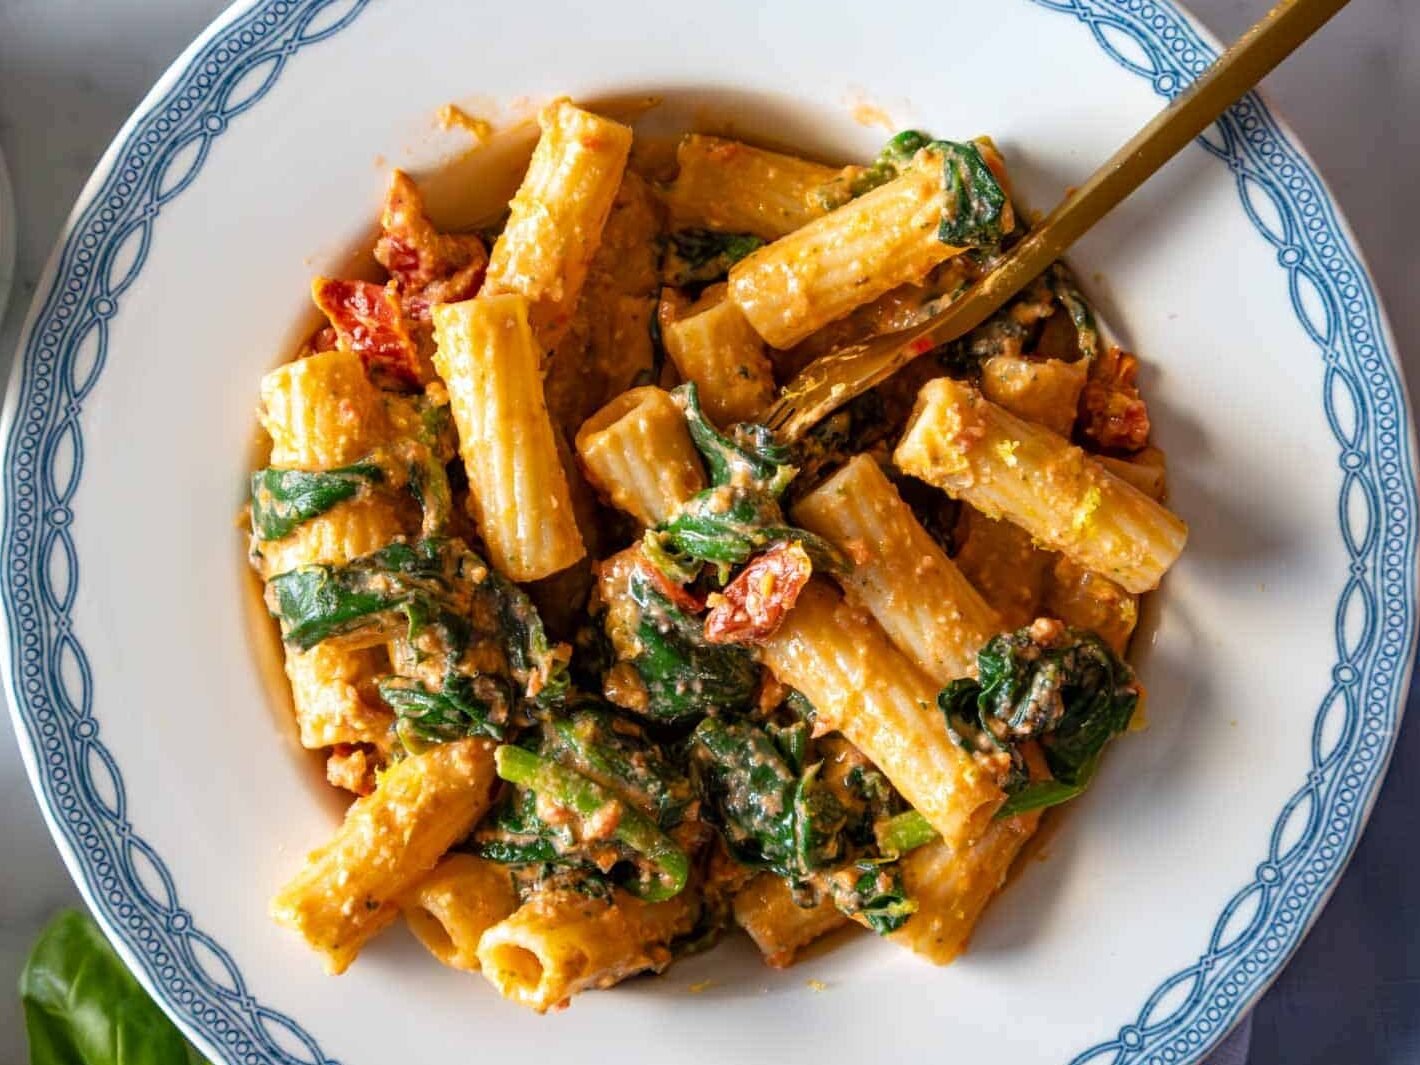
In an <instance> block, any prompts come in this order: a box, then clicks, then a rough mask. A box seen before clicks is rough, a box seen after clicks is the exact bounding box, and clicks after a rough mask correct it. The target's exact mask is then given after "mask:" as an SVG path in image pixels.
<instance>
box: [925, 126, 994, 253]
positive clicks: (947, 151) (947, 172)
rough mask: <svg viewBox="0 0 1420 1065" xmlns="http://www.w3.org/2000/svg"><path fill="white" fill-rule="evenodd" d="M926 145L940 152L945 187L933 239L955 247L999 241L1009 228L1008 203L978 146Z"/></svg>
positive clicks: (940, 143) (935, 142)
mask: <svg viewBox="0 0 1420 1065" xmlns="http://www.w3.org/2000/svg"><path fill="white" fill-rule="evenodd" d="M928 147H929V148H930V149H932V150H935V151H938V152H940V153H941V155H942V175H943V182H944V184H945V187H946V200H945V202H944V204H943V206H942V220H941V222H940V223H938V225H937V239H938V240H940V241H941V242H942V243H943V244H951V245H952V246H954V247H957V248H984V247H989V246H990V245H992V244H999V243H1000V242H1001V238H1002V237H1004V236H1005V235H1006V233H1007V232H1008V231H1009V228H1010V222H1011V210H1010V203H1009V201H1008V200H1007V198H1006V192H1005V190H1004V189H1002V188H1001V185H1000V183H998V182H997V180H996V175H995V174H993V173H992V172H991V168H990V167H989V166H987V165H986V160H985V159H983V158H982V156H981V149H980V148H978V147H977V146H976V145H975V144H971V143H969V142H968V143H964V144H959V143H957V142H956V141H933V142H932V143H931V144H930V145H929V146H928Z"/></svg>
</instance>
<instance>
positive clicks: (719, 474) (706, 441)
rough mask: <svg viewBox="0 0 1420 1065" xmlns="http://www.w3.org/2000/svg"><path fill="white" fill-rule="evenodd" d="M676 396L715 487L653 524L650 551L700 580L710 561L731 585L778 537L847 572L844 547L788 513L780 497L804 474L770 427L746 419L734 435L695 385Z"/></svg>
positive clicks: (672, 572) (660, 562)
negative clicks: (709, 412)
mask: <svg viewBox="0 0 1420 1065" xmlns="http://www.w3.org/2000/svg"><path fill="white" fill-rule="evenodd" d="M675 394H676V397H677V400H678V402H679V403H680V405H681V407H682V409H683V410H684V411H685V420H686V426H687V428H688V429H689V430H690V437H691V440H692V441H693V442H694V443H695V446H696V449H697V450H698V451H699V452H700V454H701V456H702V457H703V458H704V460H705V467H706V470H707V471H708V472H709V474H710V484H711V486H710V487H709V488H706V489H704V490H703V491H701V492H700V493H698V494H697V495H695V496H694V497H693V498H691V499H690V500H688V501H687V502H686V503H685V505H684V506H682V507H681V508H680V510H679V511H678V512H677V513H676V514H674V515H673V516H672V517H671V518H669V519H668V520H667V521H664V522H662V523H661V524H660V525H658V526H657V527H656V528H655V529H648V530H647V532H646V535H645V537H644V539H643V546H644V549H645V552H646V556H647V557H648V558H649V559H650V560H651V561H652V562H653V563H654V564H655V565H656V566H657V567H658V568H659V569H660V570H661V571H662V572H663V573H665V574H666V575H667V576H668V577H669V578H670V579H671V580H673V581H676V582H677V583H687V582H689V581H692V580H694V579H695V577H696V576H697V575H698V574H699V572H700V569H701V566H702V565H703V564H706V563H709V564H710V565H713V566H714V567H716V569H717V571H718V573H719V578H720V583H721V584H724V583H725V582H726V581H728V580H729V572H730V569H731V567H733V566H737V565H739V564H741V563H743V562H745V561H747V560H748V559H749V558H750V556H751V555H753V554H755V553H756V552H757V551H761V550H763V549H764V548H766V547H769V546H770V545H771V544H776V543H798V544H800V545H801V546H802V547H803V549H804V550H805V551H806V552H807V553H808V555H809V558H810V559H811V560H812V562H813V565H814V568H815V569H816V570H821V571H825V572H829V573H841V572H844V571H845V570H846V569H847V568H848V562H847V560H846V559H845V558H844V557H843V556H842V554H841V553H840V552H839V551H838V550H837V548H835V547H834V546H833V545H832V544H830V543H828V541H826V540H824V539H823V538H822V537H819V536H816V535H814V534H813V533H810V532H808V531H807V530H805V529H800V528H797V527H795V526H793V525H790V524H789V523H788V522H787V521H786V520H785V518H784V512H783V510H782V508H781V507H780V505H779V497H780V496H781V495H783V494H784V490H785V489H786V488H787V487H788V486H789V483H790V482H791V481H792V480H793V479H794V477H795V475H796V474H797V473H798V470H797V469H796V468H795V467H794V466H792V465H790V464H789V449H788V448H786V447H784V446H783V445H781V444H779V443H777V442H776V441H775V440H774V434H773V433H772V432H771V431H770V430H769V429H768V428H767V427H765V426H763V425H753V424H741V425H736V426H735V427H734V428H733V429H732V430H731V431H730V433H729V434H728V435H726V434H725V433H721V432H720V431H719V430H717V429H716V428H715V427H714V426H713V425H711V424H710V422H709V420H708V419H707V418H706V417H705V412H704V410H703V409H702V408H701V406H700V397H699V394H698V393H697V392H696V389H695V385H694V384H685V385H682V386H681V387H680V388H678V389H676V393H675Z"/></svg>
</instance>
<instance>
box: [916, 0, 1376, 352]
mask: <svg viewBox="0 0 1420 1065" xmlns="http://www.w3.org/2000/svg"><path fill="white" fill-rule="evenodd" d="M1348 2H1349V0H1282V2H1281V3H1279V4H1277V5H1276V6H1275V7H1274V8H1272V10H1271V11H1269V12H1268V13H1267V14H1266V15H1264V16H1263V17H1262V18H1261V19H1260V20H1259V21H1258V22H1257V24H1256V25H1254V26H1253V27H1252V28H1251V29H1249V30H1248V31H1247V32H1246V33H1244V34H1243V35H1242V36H1241V37H1239V38H1238V39H1237V40H1236V41H1235V42H1233V45H1232V47H1231V48H1229V49H1228V50H1227V51H1226V52H1224V53H1223V54H1222V55H1221V56H1220V57H1219V58H1218V59H1217V60H1216V61H1215V62H1214V63H1213V65H1212V66H1210V67H1209V68H1208V69H1207V70H1206V71H1204V73H1203V75H1202V76H1201V77H1199V78H1198V80H1197V81H1195V82H1194V83H1193V84H1192V85H1190V86H1189V87H1188V88H1187V89H1186V90H1185V91H1184V92H1182V93H1180V94H1179V95H1178V96H1177V97H1175V99H1174V100H1173V102H1172V103H1170V104H1169V105H1168V106H1167V107H1165V108H1164V109H1163V110H1162V111H1160V112H1159V113H1158V114H1157V115H1155V116H1154V117H1153V119H1151V120H1150V121H1149V123H1148V125H1146V126H1144V127H1143V128H1142V129H1141V130H1139V132H1138V133H1136V134H1134V136H1133V137H1131V138H1129V140H1128V141H1127V142H1126V143H1125V144H1124V146H1123V147H1121V148H1120V149H1119V150H1118V151H1117V152H1115V153H1114V154H1113V155H1112V156H1110V158H1109V159H1108V160H1107V161H1106V162H1105V163H1104V164H1103V165H1101V166H1100V167H1099V169H1097V170H1096V171H1095V172H1094V173H1093V174H1091V175H1090V177H1089V179H1088V180H1086V181H1085V183H1084V184H1083V185H1081V186H1079V188H1077V189H1076V190H1075V191H1074V192H1072V193H1071V194H1070V195H1068V196H1066V197H1065V199H1063V200H1062V201H1061V202H1060V203H1059V205H1058V206H1056V208H1055V210H1053V211H1051V212H1050V215H1049V216H1048V217H1047V218H1046V219H1045V221H1044V222H1042V223H1041V224H1040V225H1039V226H1038V227H1036V228H1035V229H1034V230H1032V231H1031V232H1030V234H1028V235H1027V236H1026V237H1025V238H1024V239H1023V240H1022V241H1021V242H1020V243H1019V244H1017V245H1016V246H1015V247H1014V248H1013V249H1012V250H1011V252H1010V254H1009V255H1007V256H1006V257H1005V259H1003V260H1002V261H1001V262H1000V264H999V265H998V266H997V267H996V269H994V270H992V271H991V273H990V274H988V275H987V276H986V277H984V278H982V279H981V281H980V282H979V283H978V284H976V285H975V286H973V287H972V288H971V290H969V291H968V292H967V293H966V294H965V295H964V296H963V298H962V299H961V300H959V301H957V302H956V303H955V304H953V306H952V308H951V309H950V310H949V311H948V312H946V313H945V314H944V315H943V318H942V321H941V326H940V327H939V328H938V329H933V330H932V335H933V336H934V337H936V336H938V334H939V331H944V330H945V327H946V326H947V324H948V321H947V320H948V319H950V325H951V327H952V329H951V331H952V333H953V334H954V336H961V335H963V334H964V333H966V332H968V331H969V330H971V329H975V328H976V327H977V326H978V325H980V324H981V323H982V322H984V321H986V319H987V318H989V317H990V316H991V315H992V314H994V313H995V312H996V311H997V310H999V309H1000V308H1001V307H1002V306H1004V305H1005V302H1006V301H1007V300H1008V299H1010V298H1011V297H1012V296H1014V295H1015V294H1016V293H1017V292H1019V291H1020V290H1021V289H1023V288H1025V286H1026V285H1027V284H1029V283H1030V281H1031V280H1032V279H1033V278H1034V277H1036V276H1037V275H1038V274H1040V273H1041V272H1042V271H1043V270H1045V269H1046V268H1047V267H1048V266H1050V264H1051V263H1053V262H1054V261H1055V260H1056V259H1058V258H1060V256H1061V255H1063V254H1064V253H1065V250H1066V249H1067V248H1069V247H1070V246H1071V245H1072V244H1074V243H1075V241H1077V240H1078V239H1080V237H1082V236H1083V235H1084V234H1085V233H1086V232H1087V231H1088V230H1089V229H1090V227H1091V226H1093V225H1094V224H1095V223H1096V222H1098V221H1099V220H1100V219H1101V218H1103V217H1104V216H1105V215H1106V214H1108V213H1109V212H1110V211H1112V210H1113V209H1114V208H1115V207H1116V206H1117V205H1118V204H1119V203H1120V202H1121V201H1122V200H1124V198H1125V197H1127V196H1128V195H1129V194H1130V193H1132V192H1133V191H1134V190H1135V189H1137V188H1138V187H1139V186H1140V185H1142V184H1143V183H1144V182H1145V181H1147V180H1148V179H1149V178H1150V177H1152V176H1153V174H1154V173H1155V172H1156V171H1157V170H1158V169H1159V168H1160V167H1162V166H1163V165H1164V164H1165V163H1166V162H1168V161H1169V160H1170V159H1172V158H1173V157H1174V156H1175V155H1177V154H1178V153H1179V152H1180V151H1182V150H1183V149H1184V148H1185V147H1187V146H1188V145H1189V144H1190V143H1191V142H1192V141H1193V139H1194V138H1195V137H1197V136H1198V135H1199V134H1200V133H1202V132H1203V131H1204V130H1205V129H1207V128H1208V127H1209V126H1210V125H1211V124H1212V123H1213V122H1214V121H1216V120H1217V118H1218V116H1219V115H1221V114H1222V113H1223V112H1224V111H1226V110H1227V109H1228V108H1229V107H1231V106H1232V105H1233V104H1235V103H1237V102H1238V101H1239V100H1240V99H1242V98H1243V97H1244V96H1245V95H1247V93H1248V92H1249V91H1250V90H1251V89H1252V88H1253V87H1254V86H1256V85H1257V83H1258V82H1259V81H1261V80H1262V78H1264V77H1265V76H1266V75H1267V74H1268V73H1269V72H1270V71H1271V70H1272V69H1273V68H1274V67H1275V66H1277V64H1278V63H1280V62H1281V61H1282V60H1283V59H1285V58H1287V56H1288V55H1290V54H1291V53H1292V52H1293V51H1295V50H1296V48H1297V47H1298V46H1299V45H1300V44H1301V43H1302V42H1303V41H1305V40H1306V39H1307V38H1308V37H1310V36H1311V35H1312V34H1313V33H1315V32H1316V31H1317V30H1318V29H1320V28H1321V27H1322V25H1323V24H1325V23H1326V22H1327V21H1328V20H1329V19H1330V18H1331V17H1332V16H1333V15H1335V14H1336V13H1337V12H1338V11H1340V10H1341V9H1342V8H1343V7H1345V6H1346V4H1347V3H1348ZM942 339H944V340H946V339H953V337H943V338H942Z"/></svg>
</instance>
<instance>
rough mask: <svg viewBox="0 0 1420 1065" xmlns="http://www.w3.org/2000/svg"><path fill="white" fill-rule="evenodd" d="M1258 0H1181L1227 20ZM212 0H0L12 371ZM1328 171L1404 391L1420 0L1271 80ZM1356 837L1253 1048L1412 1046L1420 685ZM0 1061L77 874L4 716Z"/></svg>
mask: <svg viewBox="0 0 1420 1065" xmlns="http://www.w3.org/2000/svg"><path fill="white" fill-rule="evenodd" d="M1269 2H1270V0H1193V2H1192V3H1191V7H1192V9H1193V10H1194V11H1195V12H1196V13H1197V14H1198V15H1199V16H1200V17H1201V18H1202V19H1203V21H1204V22H1206V23H1207V24H1208V25H1209V26H1210V27H1212V28H1213V29H1214V30H1215V31H1216V32H1217V33H1218V34H1219V35H1220V36H1222V37H1224V38H1227V39H1231V38H1232V37H1234V36H1235V35H1236V34H1237V33H1239V32H1240V31H1241V30H1242V29H1244V28H1245V27H1246V26H1247V25H1248V24H1250V23H1251V22H1252V21H1253V20H1254V19H1256V18H1257V17H1258V16H1259V15H1260V14H1261V13H1262V11H1263V10H1264V9H1265V8H1266V7H1267V5H1268V3H1269ZM225 6H226V5H225V2H223V0H103V2H101V3H95V2H94V0H0V152H3V154H4V157H5V159H6V161H7V162H8V165H9V169H10V176H11V180H12V184H13V186H14V193H15V201H16V213H17V217H18V221H19V255H18V260H17V263H16V272H15V286H14V291H13V292H12V293H11V298H10V306H9V310H8V312H7V313H6V316H5V318H4V320H3V323H0V379H8V373H9V367H10V362H11V359H12V358H13V353H14V349H15V345H16V341H17V339H18V335H19V328H20V321H21V318H22V317H23V313H24V311H25V309H26V307H27V306H28V304H29V301H30V297H31V296H32V294H33V292H34V288H35V283H36V281H37V279H38V277H39V274H40V271H41V269H42V268H43V266H44V262H45V259H46V257H47V256H48V255H49V253H50V249H51V247H52V246H53V243H54V241H55V239H56V238H57V236H58V234H59V231H60V228H61V227H62V225H63V223H64V220H65V218H66V216H67V215H68V212H69V209H70V207H71V205H72V204H73V201H74V198H75V197H76V196H77V195H78V192H79V190H80V188H81V187H82V185H83V184H84V182H85V180H86V179H87V178H88V176H89V172H90V170H91V169H92V168H93V165H94V163H95V162H96V161H97V160H98V158H99V155H100V154H101V153H102V151H103V149H104V148H105V147H106V145H107V144H108V142H109V140H110V138H111V137H112V136H113V134H114V133H115V132H116V131H117V129H118V127H119V125H120V124H121V123H122V122H123V120H124V119H125V118H126V117H127V116H128V114H129V112H130V111H131V110H132V108H133V107H134V105H136V104H137V102H138V101H139V99H140V98H141V97H142V96H143V94H144V93H146V92H147V90H148V89H149V87H150V86H151V85H152V84H153V82H154V81H155V80H156V79H157V78H158V76H159V75H160V74H161V73H162V71H163V70H164V68H166V67H167V65H168V64H169V63H170V62H171V61H172V59H173V58H175V57H176V56H177V54H178V53H179V52H180V51H181V50H182V48H183V47H184V46H185V45H186V44H187V43H188V42H189V41H190V40H191V39H192V38H193V37H194V36H195V35H196V34H197V33H198V32H199V31H200V30H201V29H202V28H203V26H205V25H206V24H207V22H209V21H210V20H211V19H212V18H213V17H215V16H216V14H217V13H218V12H219V11H220V10H221V9H222V8H223V7H225ZM1264 85H1265V91H1266V92H1267V93H1268V95H1269V97H1270V99H1271V100H1272V101H1273V103H1274V104H1275V106H1276V108H1277V109H1278V111H1279V112H1280V113H1281V114H1282V115H1283V116H1284V117H1285V118H1286V119H1287V120H1288V121H1289V122H1290V123H1291V124H1292V125H1293V127H1294V128H1295V129H1296V130H1297V132H1298V134H1299V135H1300V138H1301V140H1302V142H1303V143H1304V144H1306V145H1307V147H1308V149H1309V150H1310V151H1311V153H1312V155H1313V157H1314V158H1315V159H1316V161H1317V163H1318V164H1319V167H1320V169H1321V172H1322V173H1323V174H1324V175H1325V177H1326V178H1327V180H1328V181H1329V182H1330V183H1331V186H1332V188H1333V189H1334V190H1335V192H1336V196H1337V199H1338V200H1339V201H1340V203H1341V206H1342V208H1343V210H1344V211H1345V212H1346V215H1347V216H1348V218H1349V219H1350V221H1351V224H1352V226H1353V227H1354V229H1355V231H1356V235H1357V237H1358V239H1359V243H1360V245H1361V247H1362V248H1363V249H1364V251H1365V253H1366V256H1367V258H1368V260H1369V262H1370V265H1371V269H1372V271H1373V273H1374V274H1375V277H1376V280H1377V282H1378V284H1379V287H1380V291H1381V295H1382V297H1383V298H1384V300H1385V302H1386V306H1387V308H1388V310H1389V313H1390V318H1391V322H1392V324H1393V326H1394V328H1395V333H1396V337H1397V340H1398V342H1399V349H1400V351H1401V353H1402V359H1403V361H1404V363H1405V367H1406V371H1407V377H1408V379H1409V381H1410V382H1411V386H1412V391H1415V390H1416V389H1417V388H1420V301H1416V300H1414V299H1413V298H1411V297H1412V295H1413V293H1414V292H1416V291H1417V289H1420V250H1418V249H1420V241H1417V239H1416V237H1417V235H1420V234H1417V232H1416V226H1415V223H1414V221H1413V219H1411V218H1410V217H1409V216H1408V215H1406V214H1402V213H1399V212H1398V209H1399V208H1400V206H1401V203H1402V197H1403V195H1404V194H1405V193H1406V190H1409V200H1410V201H1411V202H1413V200H1414V186H1415V184H1416V180H1417V178H1420V125H1417V124H1416V122H1415V120H1414V117H1413V116H1414V115H1415V114H1416V113H1417V111H1420V4H1416V3H1414V2H1413V0H1355V2H1354V3H1353V4H1352V5H1351V7H1350V8H1349V9H1347V10H1346V11H1344V12H1343V13H1342V14H1341V15H1339V16H1338V17H1337V19H1336V21H1335V22H1334V23H1333V24H1332V25H1331V26H1329V27H1327V29H1326V30H1325V31H1323V33H1322V35H1321V36H1320V37H1319V38H1318V39H1317V40H1315V41H1313V42H1311V43H1310V44H1309V45H1307V47H1306V48H1305V49H1304V50H1303V51H1302V52H1301V53H1299V54H1298V55H1296V56H1294V57H1293V58H1292V59H1291V60H1289V61H1288V63H1287V64H1286V65H1284V67H1283V68H1282V69H1280V70H1279V71H1277V72H1276V73H1275V74H1274V75H1273V76H1272V77H1271V78H1269V79H1268V81H1267V82H1265V83H1264ZM1409 710H1410V713H1409V714H1408V716H1407V725H1406V726H1405V728H1404V729H1403V731H1402V734H1401V738H1400V743H1399V746H1398V747H1397V751H1396V755H1395V761H1394V763H1393V765H1392V768H1391V772H1390V776H1389V778H1388V779H1387V781H1386V784H1385V787H1384V790H1383V791H1382V793H1381V797H1380V801H1379V804H1378V806H1377V808H1376V811H1375V814H1374V816H1373V818H1372V820H1371V823H1370V825H1369V827H1368V828H1367V830H1366V834H1365V836H1364V838H1363V839H1362V841H1361V846H1360V849H1359V851H1358V852H1357V855H1356V857H1355V859H1354V861H1353V863H1352V865H1351V868H1350V870H1349V872H1348V873H1347V875H1346V877H1345V878H1344V880H1343V881H1342V883H1341V885H1340V887H1339V888H1338V890H1337V892H1336V894H1335V896H1334V897H1333V899H1332V901H1331V902H1330V904H1329V906H1328V908H1327V909H1326V911H1325V913H1324V914H1323V916H1322V918H1321V920H1320V922H1319V923H1318V925H1317V926H1316V928H1315V929H1314V930H1313V931H1312V932H1311V934H1310V936H1309V937H1308V938H1307V940H1306V942H1305V943H1304V944H1303V945H1302V947H1301V949H1300V951H1299V952H1298V954H1297V956H1296V958H1295V959H1294V960H1293V961H1292V964H1291V965H1290V967H1289V968H1288V969H1287V971H1286V972H1285V973H1284V974H1283V976H1282V977H1281V979H1280V980H1279V981H1278V983H1277V984H1276V985H1275V986H1274V987H1273V989H1272V990H1271V991H1270V992H1269V993H1268V994H1267V996H1266V997H1265V998H1264V999H1263V1001H1262V1003H1261V1004H1260V1006H1259V1007H1258V1009H1257V1010H1256V1012H1255V1014H1254V1020H1253V1028H1252V1033H1253V1038H1252V1048H1251V1053H1250V1056H1249V1059H1248V1060H1249V1061H1250V1062H1251V1063H1252V1065H1278V1063H1284V1062H1285V1063H1287V1065H1313V1063H1315V1065H1336V1063H1341V1062H1345V1063H1356V1065H1410V1063H1412V1062H1415V1061H1417V1060H1420V862H1417V861H1416V859H1415V858H1414V857H1413V853H1414V823H1415V817H1416V814H1417V812H1420V724H1417V722H1416V718H1417V717H1420V688H1412V691H1411V697H1410V706H1409ZM0 733H3V735H0V810H3V811H4V814H3V816H2V817H0V1061H13V1062H22V1061H24V1060H25V1049H24V1035H23V1025H22V1023H21V1019H20V1015H19V1005H18V1001H17V999H16V997H15V996H14V994H13V993H12V991H11V990H10V989H12V988H14V986H15V981H16V979H17V977H18V973H19V970H20V967H21V964H22V962H23V959H24V956H25V953H26V951H27V950H28V948H29V945H30V943H31V941H32V940H33V938H34V936H35V934H36V932H37V931H38V930H39V928H40V926H41V925H42V924H43V922H44V921H45V920H46V919H47V918H48V917H49V916H50V915H51V914H52V913H53V912H54V911H55V910H56V909H58V908H59V907H62V906H65V905H70V904H77V903H78V894H77V892H76V891H75V889H74V887H73V885H72V884H71V883H70V881H69V878H68V875H67V874H66V872H65V870H64V868H63V866H62V865H61V863H60V860H59V857H58V854H57V853H56V851H55V850H54V847H53V845H52V844H51V843H50V840H49V836H48V833H47V832H46V831H45V828H44V825H43V822H42V821H41V819H40V814H39V810H38V808H37V806H36V804H35V801H34V798H33V797H32V795H31V794H30V789H29V784H28V782H27V781H26V780H25V777H24V771H23V769H22V767H21V765H20V760H19V752H18V750H17V748H16V745H15V740H14V737H13V734H12V733H11V732H10V730H9V728H8V727H6V726H0Z"/></svg>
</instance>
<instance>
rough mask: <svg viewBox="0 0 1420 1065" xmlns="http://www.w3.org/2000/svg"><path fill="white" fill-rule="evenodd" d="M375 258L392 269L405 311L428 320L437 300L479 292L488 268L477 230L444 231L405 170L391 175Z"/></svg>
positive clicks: (390, 272)
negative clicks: (427, 211)
mask: <svg viewBox="0 0 1420 1065" xmlns="http://www.w3.org/2000/svg"><path fill="white" fill-rule="evenodd" d="M380 228H381V230H382V233H381V236H380V239H379V241H378V242H377V243H376V244H375V258H376V259H377V260H379V262H380V264H381V265H382V266H383V267H384V268H385V269H386V270H388V271H389V274H390V278H391V280H393V281H394V283H395V287H396V288H397V290H398V291H399V296H400V300H401V303H402V306H403V309H404V312H405V314H407V315H409V316H410V317H411V318H413V319H415V320H417V321H421V322H423V321H428V319H429V308H430V307H431V306H432V305H433V304H435V303H455V302H457V301H459V300H466V299H469V298H471V297H472V296H474V295H476V294H477V292H478V289H479V287H480V286H481V285H482V284H483V275H484V272H485V271H486V270H487V268H488V252H487V250H486V249H485V248H484V246H483V241H482V240H480V239H479V238H478V237H477V236H475V235H474V234H472V233H440V232H439V231H438V230H437V229H435V228H434V224H433V223H432V222H430V221H429V217H428V215H426V214H425V213H424V198H423V197H422V196H421V195H420V193H419V189H418V187H417V186H416V185H415V184H414V182H413V181H411V180H410V178H409V175H408V174H406V173H404V171H402V170H396V171H395V172H394V174H393V176H392V177H391V178H390V187H389V192H388V194H387V195H386V197H385V207H384V211H383V213H382V214H381V215H380Z"/></svg>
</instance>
